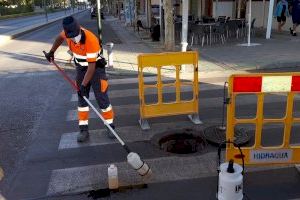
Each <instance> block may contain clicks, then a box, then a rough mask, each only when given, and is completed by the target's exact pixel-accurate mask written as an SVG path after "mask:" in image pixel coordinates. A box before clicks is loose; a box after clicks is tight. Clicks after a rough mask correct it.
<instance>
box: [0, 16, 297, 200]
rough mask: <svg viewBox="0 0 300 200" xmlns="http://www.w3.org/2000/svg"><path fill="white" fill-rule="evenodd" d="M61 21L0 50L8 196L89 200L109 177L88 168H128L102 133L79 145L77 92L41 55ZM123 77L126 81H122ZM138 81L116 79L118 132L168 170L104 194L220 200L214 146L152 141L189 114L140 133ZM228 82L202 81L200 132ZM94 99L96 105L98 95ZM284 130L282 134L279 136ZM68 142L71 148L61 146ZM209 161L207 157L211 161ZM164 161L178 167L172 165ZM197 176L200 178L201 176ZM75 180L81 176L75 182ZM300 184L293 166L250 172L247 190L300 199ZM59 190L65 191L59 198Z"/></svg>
mask: <svg viewBox="0 0 300 200" xmlns="http://www.w3.org/2000/svg"><path fill="white" fill-rule="evenodd" d="M78 18H80V21H81V23H82V24H83V26H86V27H87V28H92V30H94V31H95V30H96V27H95V26H96V22H95V20H93V21H91V20H90V19H89V16H88V13H84V14H81V15H80V16H78ZM60 23H61V22H57V23H54V24H52V25H51V26H48V27H45V28H43V29H40V30H37V31H35V32H33V33H30V34H27V35H24V36H23V37H21V38H18V39H16V40H14V41H12V42H10V43H9V44H7V45H6V46H3V47H1V50H0V55H1V61H0V77H1V78H0V92H1V98H0V110H1V115H0V122H1V126H0V141H1V145H0V152H1V154H0V162H1V163H0V165H1V166H2V167H3V168H4V171H5V178H4V180H3V181H2V182H1V183H0V188H1V193H2V195H3V196H4V197H5V198H6V199H9V200H10V199H11V200H19V199H24V200H26V199H27V200H30V199H59V200H67V199H72V200H76V199H91V198H90V197H88V196H89V194H90V193H89V192H87V191H85V189H86V188H87V190H89V189H91V188H95V189H96V188H97V184H95V183H97V180H99V182H100V179H101V180H102V178H104V177H106V174H105V173H103V174H98V173H92V172H93V171H92V172H91V173H89V172H90V171H91V170H98V169H100V168H101V169H102V168H105V167H106V166H108V164H110V163H119V164H120V166H121V165H122V163H124V161H125V156H126V153H125V152H124V151H123V149H122V147H120V145H119V144H117V143H116V142H114V141H110V140H108V139H107V138H105V137H103V138H102V139H100V140H97V142H95V143H93V141H90V142H89V143H87V144H86V145H82V146H80V145H79V146H78V145H77V144H76V142H75V141H74V135H75V134H70V133H74V132H76V131H77V122H76V120H74V115H73V114H72V113H73V112H72V111H73V110H75V109H76V101H73V100H72V95H74V94H75V93H74V92H72V90H71V87H70V86H69V85H68V84H67V83H65V81H64V80H63V79H62V78H61V77H60V76H59V75H58V73H57V72H56V71H55V70H54V68H53V67H52V66H51V65H49V64H48V63H47V62H45V60H44V58H43V55H42V50H48V49H50V47H51V43H52V42H53V41H54V38H55V36H56V35H57V34H58V33H59V32H60V30H61V25H60ZM103 34H104V38H109V37H110V38H111V40H118V38H117V35H116V34H115V33H114V32H113V31H112V30H111V29H110V28H107V31H106V32H105V31H104V33H103ZM120 42H122V41H120ZM65 51H66V48H65V47H64V48H61V51H60V52H59V55H58V57H59V58H58V60H59V59H60V58H63V57H64V55H65V54H64V53H65ZM66 71H67V72H68V74H69V75H70V76H72V77H74V69H72V68H68V69H67V70H66ZM121 78H122V79H123V80H124V83H120V82H121V80H120V79H121ZM131 78H136V77H134V76H118V77H117V76H113V75H111V76H110V79H111V87H110V91H111V96H112V98H111V102H112V105H113V106H114V107H115V110H116V111H118V112H117V115H116V125H117V128H118V129H117V130H119V131H120V133H121V134H122V136H124V137H125V136H126V140H127V141H128V145H129V146H130V147H131V148H132V149H134V150H135V151H137V152H139V154H140V155H141V156H142V157H143V158H144V159H147V160H149V161H151V162H153V161H154V163H156V164H157V165H159V166H164V167H166V171H165V174H158V176H159V175H161V177H165V179H163V178H162V179H161V181H156V182H153V183H151V184H148V187H147V188H142V189H141V188H129V189H127V190H124V191H122V192H119V193H112V194H110V196H109V197H104V198H106V199H151V200H153V199H214V197H215V189H216V180H217V179H216V172H215V170H216V168H215V164H213V163H215V159H214V157H213V158H210V155H215V153H216V152H215V151H216V148H214V147H213V146H211V145H208V146H207V147H206V149H205V150H204V151H203V152H200V153H198V154H191V155H187V156H178V157H177V156H176V155H174V154H170V153H166V152H163V151H161V150H160V149H159V148H157V146H155V145H153V141H154V140H153V137H152V136H154V135H155V134H156V133H160V132H162V131H164V130H165V131H166V130H168V131H173V130H174V129H179V128H187V127H195V126H193V125H192V124H191V123H190V122H189V121H188V119H187V118H186V116H177V117H170V118H158V119H153V120H150V123H151V126H152V130H151V131H148V132H146V133H145V132H142V133H141V131H140V129H139V126H138V122H137V121H138V119H139V112H138V109H136V108H137V107H136V106H137V105H138V97H137V96H136V95H134V94H129V93H127V92H128V91H129V89H136V90H137V88H138V85H137V82H136V79H135V81H133V82H131V80H132V79H131ZM224 80H226V77H223V76H222V74H220V76H219V77H216V78H211V79H207V80H205V81H206V83H201V84H200V88H201V87H202V90H201V93H200V102H207V104H202V105H201V104H200V105H201V107H200V118H201V120H202V121H203V122H204V125H203V126H200V127H198V129H199V128H200V129H203V128H204V127H206V126H209V125H213V124H219V123H220V118H221V109H222V94H223V86H222V84H221V85H220V84H216V83H220V82H222V81H224ZM118 94H119V96H118ZM187 96H188V95H187ZM168 98H172V96H171V95H166V99H168ZM280 98H281V97H279V98H278V97H276V98H275V97H274V98H270V100H269V102H267V106H268V109H269V110H270V113H271V114H270V115H279V114H281V113H280V109H278V108H279V106H280V105H281V104H282V103H280V101H284V98H282V99H280ZM149 99H150V100H153V99H155V95H149ZM273 99H275V100H276V99H279V101H273ZM216 100H220V101H216ZM92 102H93V103H95V101H94V100H92ZM254 102H255V101H253V103H244V102H243V101H241V105H240V110H241V112H240V115H241V116H249V115H251V113H253V107H255V106H254V104H255V103H254ZM243 103H244V104H243ZM297 105H299V104H297ZM298 108H299V107H297V109H298ZM271 111H272V112H271ZM296 112H297V111H296ZM90 127H91V130H95V134H94V135H93V137H95V138H96V139H99V138H98V137H100V136H101V135H103V134H102V132H101V131H102V129H103V126H102V124H101V123H99V121H98V119H97V118H95V117H92V118H91V120H90ZM274 130H277V128H275V129H274V128H273V129H272V128H269V129H267V130H266V134H270V133H272V132H274ZM297 132H298V129H297V127H295V130H294V133H293V134H294V135H295V137H294V140H293V142H294V143H297V142H298V143H299V142H300V140H299V137H298V135H297V134H296V133H297ZM99 135H100V136H99ZM278 135H279V136H280V133H278ZM75 137H76V135H75ZM68 138H69V139H68ZM70 138H71V139H70ZM265 140H266V144H274V143H276V142H278V141H277V140H274V139H273V137H266V139H265ZM64 142H65V143H64ZM63 144H67V145H65V146H62V145H63ZM72 145H73V146H72ZM76 145H77V146H76ZM205 155H209V156H208V160H206V161H210V162H207V163H205V162H203V163H201V162H200V163H199V161H200V160H202V157H201V156H203V157H205ZM194 158H197V159H199V160H198V162H196V163H193V165H189V164H190V162H192V161H193V159H194ZM183 160H186V161H187V162H188V163H184V162H183V164H182V165H185V164H186V166H180V165H179V166H176V165H178V164H176V161H178V162H179V161H180V162H181V161H183ZM203 160H204V161H205V159H204V158H203ZM165 163H173V164H172V165H168V166H167V165H166V164H165ZM202 164H203V165H204V166H205V168H204V169H207V170H209V171H208V172H209V173H208V172H207V174H203V176H202V175H201V176H198V175H199V173H197V170H199V169H197V168H196V167H195V166H198V165H199V166H202ZM180 167H186V168H184V169H185V171H186V172H190V173H191V174H188V175H186V174H184V172H182V173H183V174H181V175H182V177H180V176H176V175H177V174H176V173H174V174H171V172H174V171H172V170H175V171H176V168H178V169H181V168H180ZM120 168H121V167H120ZM153 168H155V166H154V165H153ZM173 168H174V169H173ZM167 169H169V170H167ZM199 171H200V170H199ZM85 173H86V174H85ZM168 173H170V175H169V174H168ZM194 173H195V174H196V175H197V176H194V175H195V174H194ZM185 176H186V177H190V178H185ZM57 177H58V178H60V179H57ZM70 177H75V179H76V180H75V181H74V180H72V179H71V178H70ZM191 177H192V178H191ZM95 180H96V182H95ZM299 183H300V175H299V173H298V172H297V171H296V170H295V168H293V167H292V168H283V169H274V170H268V171H260V172H249V173H247V174H246V176H245V192H246V193H247V196H248V199H255V200H260V199H262V200H267V199H272V200H273V199H275V200H276V199H278V200H284V199H296V198H300V191H299V189H298V188H299ZM51 186H52V187H51ZM59 187H61V188H59ZM72 187H73V188H72ZM70 188H71V189H73V190H74V191H76V190H77V191H80V192H79V194H78V193H76V192H75V194H74V195H72V194H70V192H71V193H72V191H71V190H70V191H68V189H70ZM59 189H63V191H64V194H65V195H61V193H59V192H58V191H59ZM56 193H57V194H58V195H60V196H57V197H55V196H56V195H57V194H56Z"/></svg>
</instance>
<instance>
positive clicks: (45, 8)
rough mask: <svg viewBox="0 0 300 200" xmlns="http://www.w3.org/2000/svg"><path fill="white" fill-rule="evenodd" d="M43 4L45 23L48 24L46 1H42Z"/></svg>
mask: <svg viewBox="0 0 300 200" xmlns="http://www.w3.org/2000/svg"><path fill="white" fill-rule="evenodd" d="M43 2H44V10H45V17H46V21H47V22H48V13H47V0H44V1H43Z"/></svg>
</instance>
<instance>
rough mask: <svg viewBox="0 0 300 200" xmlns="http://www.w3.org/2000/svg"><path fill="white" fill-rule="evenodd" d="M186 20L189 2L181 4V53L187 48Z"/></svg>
mask: <svg viewBox="0 0 300 200" xmlns="http://www.w3.org/2000/svg"><path fill="white" fill-rule="evenodd" d="M188 18H189V1H183V2H182V23H181V24H182V38H181V51H183V52H185V51H186V48H187V46H188V43H187V38H188V24H189V23H188Z"/></svg>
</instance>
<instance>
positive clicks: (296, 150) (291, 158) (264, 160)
mask: <svg viewBox="0 0 300 200" xmlns="http://www.w3.org/2000/svg"><path fill="white" fill-rule="evenodd" d="M270 93H276V94H277V93H279V94H280V93H284V94H287V102H286V113H285V116H284V117H282V118H265V117H264V114H263V111H264V97H265V95H266V94H270ZM297 93H300V73H269V74H244V75H232V76H231V77H230V79H229V86H228V95H229V97H230V103H229V104H228V106H227V132H226V139H227V141H234V128H235V126H236V125H238V124H254V125H255V127H256V128H255V142H254V145H253V146H251V147H243V148H242V151H243V154H244V161H245V164H247V165H266V164H295V163H300V144H299V145H297V144H293V145H290V137H291V128H292V126H293V124H295V123H299V122H300V118H296V117H295V116H293V111H294V98H295V94H297ZM239 94H256V95H257V110H256V116H255V117H254V118H248V119H245V118H242V119H240V118H239V119H238V118H236V116H235V113H236V110H235V108H236V96H237V95H239ZM272 123H282V124H283V125H284V135H283V143H282V144H281V145H280V146H278V145H277V146H268V147H265V146H263V145H262V129H263V127H264V125H266V124H272ZM226 159H227V160H230V159H234V161H235V162H237V163H241V156H240V152H239V150H238V148H236V147H234V145H233V144H228V145H227V148H226Z"/></svg>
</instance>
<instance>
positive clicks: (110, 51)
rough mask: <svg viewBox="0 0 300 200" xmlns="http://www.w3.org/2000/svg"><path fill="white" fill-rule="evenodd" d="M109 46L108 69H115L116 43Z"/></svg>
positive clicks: (110, 43)
mask: <svg viewBox="0 0 300 200" xmlns="http://www.w3.org/2000/svg"><path fill="white" fill-rule="evenodd" d="M106 46H107V54H108V67H113V66H114V59H113V51H112V50H113V46H114V43H112V42H109V43H107V44H106Z"/></svg>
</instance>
